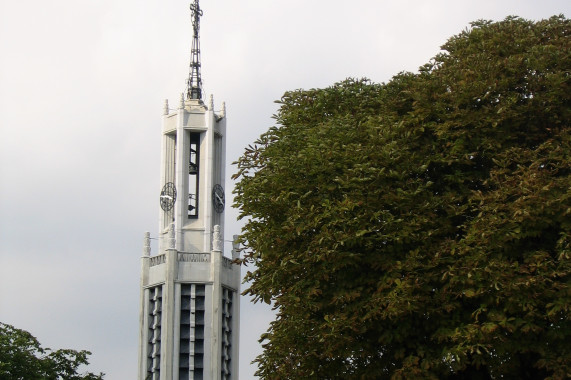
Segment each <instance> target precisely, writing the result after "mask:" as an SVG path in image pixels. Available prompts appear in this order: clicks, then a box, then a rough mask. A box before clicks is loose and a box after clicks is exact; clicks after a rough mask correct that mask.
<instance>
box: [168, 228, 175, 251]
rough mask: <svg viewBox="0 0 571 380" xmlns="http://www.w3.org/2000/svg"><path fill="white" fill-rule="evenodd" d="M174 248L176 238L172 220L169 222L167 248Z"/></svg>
mask: <svg viewBox="0 0 571 380" xmlns="http://www.w3.org/2000/svg"><path fill="white" fill-rule="evenodd" d="M175 248H176V238H175V236H174V222H173V223H171V225H170V228H169V249H175Z"/></svg>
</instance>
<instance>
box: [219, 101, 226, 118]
mask: <svg viewBox="0 0 571 380" xmlns="http://www.w3.org/2000/svg"><path fill="white" fill-rule="evenodd" d="M220 116H222V117H226V102H222V112H220Z"/></svg>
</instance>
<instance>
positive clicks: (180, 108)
mask: <svg viewBox="0 0 571 380" xmlns="http://www.w3.org/2000/svg"><path fill="white" fill-rule="evenodd" d="M178 109H179V110H182V109H184V93H181V94H180V104H179V105H178Z"/></svg>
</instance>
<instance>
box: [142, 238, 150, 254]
mask: <svg viewBox="0 0 571 380" xmlns="http://www.w3.org/2000/svg"><path fill="white" fill-rule="evenodd" d="M143 256H151V233H150V232H145V237H144V238H143Z"/></svg>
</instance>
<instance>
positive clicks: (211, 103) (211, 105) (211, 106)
mask: <svg viewBox="0 0 571 380" xmlns="http://www.w3.org/2000/svg"><path fill="white" fill-rule="evenodd" d="M209 107H210V110H214V95H212V94H210V104H209Z"/></svg>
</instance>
